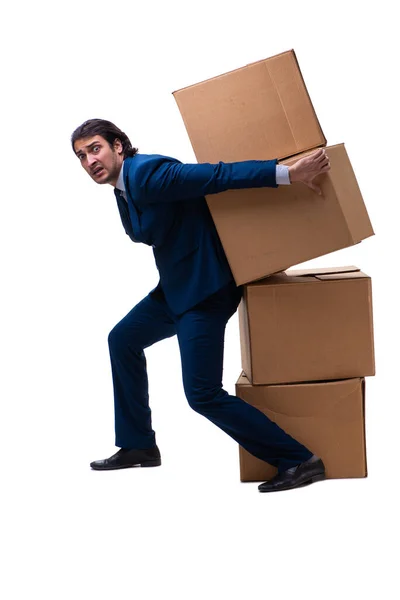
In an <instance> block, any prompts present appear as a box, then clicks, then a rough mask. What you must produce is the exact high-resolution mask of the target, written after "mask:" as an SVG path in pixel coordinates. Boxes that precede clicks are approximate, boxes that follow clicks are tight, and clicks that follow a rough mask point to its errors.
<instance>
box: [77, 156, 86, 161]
mask: <svg viewBox="0 0 400 600" xmlns="http://www.w3.org/2000/svg"><path fill="white" fill-rule="evenodd" d="M78 158H79V160H80V161H81V162H82V160H83V159H84V158H85V157H84V155H83V154H78Z"/></svg>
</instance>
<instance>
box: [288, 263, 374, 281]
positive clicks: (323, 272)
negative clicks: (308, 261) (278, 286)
mask: <svg viewBox="0 0 400 600" xmlns="http://www.w3.org/2000/svg"><path fill="white" fill-rule="evenodd" d="M357 271H360V269H359V268H358V267H355V266H354V265H352V266H349V267H311V268H309V269H287V270H286V271H285V273H286V274H287V275H288V276H289V277H306V276H312V277H318V279H322V278H324V277H325V276H332V277H331V278H332V279H334V278H335V277H342V276H343V274H344V273H348V274H349V276H350V277H354V276H355V275H354V273H356V272H357ZM364 277H365V275H364Z"/></svg>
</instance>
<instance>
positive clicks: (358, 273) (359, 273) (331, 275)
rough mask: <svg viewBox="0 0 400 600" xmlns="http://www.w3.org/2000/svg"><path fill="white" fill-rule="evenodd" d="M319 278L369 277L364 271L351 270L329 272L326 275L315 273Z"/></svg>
mask: <svg viewBox="0 0 400 600" xmlns="http://www.w3.org/2000/svg"><path fill="white" fill-rule="evenodd" d="M315 277H316V278H317V279H321V280H323V279H365V278H366V277H368V275H366V274H365V273H363V272H362V271H351V272H346V273H327V274H326V275H315ZM368 278H369V277H368Z"/></svg>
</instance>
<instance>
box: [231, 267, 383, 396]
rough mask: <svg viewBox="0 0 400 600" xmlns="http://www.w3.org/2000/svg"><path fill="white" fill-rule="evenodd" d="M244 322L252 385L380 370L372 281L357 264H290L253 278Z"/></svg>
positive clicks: (245, 357)
mask: <svg viewBox="0 0 400 600" xmlns="http://www.w3.org/2000/svg"><path fill="white" fill-rule="evenodd" d="M239 325H240V341H241V354H242V369H243V371H244V372H245V374H246V376H247V377H248V379H249V381H250V382H252V383H253V384H254V385H260V384H271V383H290V382H300V381H308V382H309V381H321V380H327V379H347V378H351V377H364V376H367V375H374V374H375V362H374V339H373V316H372V291H371V279H370V277H368V276H367V275H365V273H362V272H361V271H360V270H359V269H357V267H339V268H333V269H329V268H325V269H309V270H293V269H291V270H288V271H287V272H286V273H279V274H277V275H272V276H271V277H268V278H266V279H262V280H260V281H257V282H255V283H252V284H249V285H247V286H245V289H244V295H243V300H242V302H241V303H240V306H239Z"/></svg>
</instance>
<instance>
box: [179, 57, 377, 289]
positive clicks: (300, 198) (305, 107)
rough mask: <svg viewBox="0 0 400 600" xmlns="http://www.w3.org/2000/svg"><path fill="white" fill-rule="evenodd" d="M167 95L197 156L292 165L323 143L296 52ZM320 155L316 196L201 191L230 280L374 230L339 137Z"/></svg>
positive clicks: (304, 191) (299, 191)
mask: <svg viewBox="0 0 400 600" xmlns="http://www.w3.org/2000/svg"><path fill="white" fill-rule="evenodd" d="M174 97H175V100H176V102H177V104H178V107H179V110H180V112H181V115H182V117H183V120H184V123H185V126H186V129H187V132H188V134H189V137H190V140H191V143H192V146H193V149H194V152H195V155H196V157H197V160H198V161H199V162H211V163H216V162H219V161H224V162H234V161H241V160H248V159H256V160H265V159H272V158H284V157H292V158H285V160H282V161H281V162H282V164H287V165H290V164H291V163H292V162H293V161H294V160H297V159H298V158H300V157H301V156H303V155H306V154H307V152H305V151H314V150H315V149H316V148H318V147H321V146H325V144H326V140H325V137H324V135H323V133H322V130H321V127H320V125H319V122H318V119H317V116H316V114H315V111H314V108H313V106H312V104H311V100H310V98H309V95H308V92H307V89H306V87H305V84H304V80H303V77H302V75H301V72H300V69H299V66H298V63H297V60H296V56H295V53H294V52H293V50H291V51H289V52H284V53H282V54H279V55H277V56H273V57H272V58H269V59H266V60H262V61H258V62H256V63H253V64H250V65H247V66H246V67H243V68H241V69H236V70H234V71H231V72H229V73H226V74H224V75H220V76H219V77H214V78H212V79H209V80H207V81H203V82H201V83H198V84H196V85H192V86H190V87H187V88H184V89H182V90H179V91H177V92H175V93H174ZM304 152H305V153H304ZM302 153H304V154H302ZM327 154H328V156H329V158H330V162H331V171H330V172H329V174H327V175H323V176H321V177H320V178H319V181H318V179H316V183H320V184H321V185H322V192H323V196H322V197H320V196H318V195H317V194H316V193H315V192H313V191H312V190H310V189H309V188H308V187H307V186H305V185H303V184H301V183H295V184H292V185H290V186H280V187H279V188H278V189H271V188H260V189H251V190H230V191H227V192H224V193H222V194H217V195H211V196H208V197H207V202H208V206H209V208H210V211H211V215H212V217H213V220H214V222H215V225H216V227H217V231H218V234H219V236H220V238H221V242H222V245H223V247H224V250H225V253H226V256H227V258H228V261H229V264H230V267H231V269H232V273H233V276H234V278H235V281H236V283H237V285H241V284H244V283H248V282H249V281H254V280H257V279H260V278H262V277H266V276H267V275H270V274H272V273H276V272H277V271H282V270H284V269H287V268H288V267H291V266H293V265H296V264H299V263H302V262H305V261H307V260H310V259H313V258H317V257H319V256H322V255H324V254H328V253H329V252H334V251H336V250H340V249H342V248H347V247H349V246H352V245H354V244H357V243H358V242H360V241H361V240H363V239H365V238H367V237H369V236H371V235H373V233H374V232H373V229H372V226H371V223H370V220H369V217H368V214H367V211H366V208H365V205H364V202H363V199H362V196H361V193H360V190H359V187H358V184H357V181H356V178H355V175H354V172H353V169H352V167H351V164H350V161H349V158H348V156H347V153H346V150H345V148H344V145H343V144H339V145H337V146H332V147H330V148H327ZM293 155H295V157H294V158H293Z"/></svg>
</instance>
